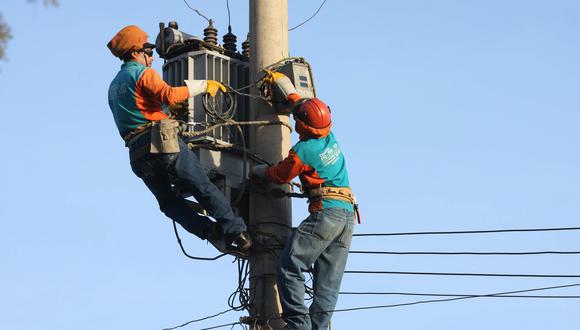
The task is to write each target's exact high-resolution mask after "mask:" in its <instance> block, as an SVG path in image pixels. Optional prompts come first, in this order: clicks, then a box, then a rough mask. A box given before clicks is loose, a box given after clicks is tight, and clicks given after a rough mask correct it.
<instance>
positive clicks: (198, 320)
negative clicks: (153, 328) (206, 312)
mask: <svg viewBox="0 0 580 330" xmlns="http://www.w3.org/2000/svg"><path fill="white" fill-rule="evenodd" d="M233 310H234V309H233V308H230V309H228V310H225V311H223V312H219V313H216V314H214V315H210V316H206V317H202V318H201V319H196V320H191V321H188V322H185V323H183V324H181V325H178V326H175V327H172V328H164V329H163V330H174V329H178V328H182V327H184V326H186V325H189V324H192V323H196V322H201V321H205V320H209V319H211V318H214V317H218V316H220V315H223V314H225V313H228V312H231V311H233Z"/></svg>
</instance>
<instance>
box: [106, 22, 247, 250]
mask: <svg viewBox="0 0 580 330" xmlns="http://www.w3.org/2000/svg"><path fill="white" fill-rule="evenodd" d="M147 39H148V36H147V34H146V33H145V31H143V30H142V29H140V28H139V27H137V26H135V25H129V26H126V27H124V28H123V29H121V30H120V31H119V32H118V33H117V34H116V35H115V36H114V37H113V39H111V41H110V42H109V43H108V44H107V47H108V48H109V50H110V51H111V53H113V55H114V56H116V57H118V58H119V59H121V60H122V61H123V65H122V66H121V70H120V71H119V72H118V73H117V76H116V77H115V79H113V81H112V82H111V85H110V87H109V107H110V108H111V111H112V113H113V118H114V119H115V123H116V125H117V128H118V130H119V134H120V135H121V137H123V139H124V140H125V145H126V146H127V147H128V148H129V159H130V162H131V168H132V169H133V172H134V173H135V174H136V175H137V176H138V177H139V178H141V179H142V180H143V182H144V183H145V185H147V187H148V188H149V189H150V190H151V192H152V193H153V194H154V195H155V198H156V199H157V201H158V203H159V208H160V209H161V211H163V212H164V213H165V215H167V216H168V217H169V218H171V219H173V220H174V221H175V222H177V223H179V224H180V225H181V226H182V227H183V228H184V229H185V230H187V231H188V232H190V233H192V234H194V235H196V236H198V237H199V238H201V239H208V240H209V241H210V242H212V244H214V245H215V246H216V247H217V248H218V249H220V250H222V251H225V250H228V251H232V250H235V251H238V252H244V253H245V252H246V251H248V249H249V248H250V246H251V244H252V242H251V238H250V236H249V234H248V232H247V231H246V230H247V229H246V225H245V223H244V220H243V219H242V218H240V217H238V216H236V215H235V214H234V212H233V210H232V208H231V206H230V204H229V202H228V201H227V200H226V198H225V196H224V195H223V194H222V192H221V191H220V190H219V189H218V188H217V187H216V186H215V185H214V184H212V183H211V182H210V180H209V178H208V177H207V175H206V174H205V172H204V171H203V169H202V167H201V165H200V163H199V160H198V158H197V157H196V155H195V154H194V153H193V152H192V151H191V150H189V149H188V148H187V146H186V144H185V143H184V142H183V141H182V140H181V139H180V138H179V137H178V134H177V133H178V132H177V126H178V125H177V124H176V122H175V121H173V120H170V119H169V118H168V115H167V114H166V113H165V112H164V110H163V108H164V106H167V105H169V106H170V105H173V104H175V103H178V102H182V101H184V100H187V99H188V98H190V97H193V96H196V95H199V94H202V93H208V94H210V95H211V96H215V95H216V93H217V92H218V90H221V91H222V92H225V91H226V88H225V87H224V86H223V85H222V84H221V83H219V82H217V81H214V80H185V81H184V82H185V84H186V86H182V87H171V86H169V85H167V84H166V83H165V82H164V81H163V80H162V79H161V77H160V76H159V74H158V73H157V72H156V71H155V70H154V69H152V68H151V64H152V63H153V60H154V59H153V48H154V45H153V44H150V43H149V42H148V41H147ZM170 176H171V177H174V178H176V179H177V180H179V182H180V184H182V185H183V186H184V188H185V189H186V190H187V191H188V192H190V193H191V194H192V195H193V196H194V197H195V199H196V200H197V201H198V202H199V204H201V206H202V207H203V208H204V209H205V210H206V211H207V212H208V213H209V215H210V216H212V217H213V218H214V219H216V222H214V221H212V220H211V219H209V218H208V217H205V216H202V215H200V214H198V213H196V212H194V211H193V210H192V208H191V207H190V206H189V205H188V203H187V201H186V200H185V199H184V198H182V197H181V196H178V195H177V194H176V192H175V191H174V190H173V189H172V185H171V182H170Z"/></svg>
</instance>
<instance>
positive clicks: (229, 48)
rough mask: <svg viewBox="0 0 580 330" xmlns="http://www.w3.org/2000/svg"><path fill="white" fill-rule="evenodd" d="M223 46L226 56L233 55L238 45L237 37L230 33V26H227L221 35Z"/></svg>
mask: <svg viewBox="0 0 580 330" xmlns="http://www.w3.org/2000/svg"><path fill="white" fill-rule="evenodd" d="M223 41H224V44H223V47H224V49H225V53H226V55H228V56H232V55H234V54H235V53H236V52H237V51H238V46H237V45H236V42H237V41H238V37H236V35H235V34H233V33H232V27H231V26H228V33H226V34H224V36H223Z"/></svg>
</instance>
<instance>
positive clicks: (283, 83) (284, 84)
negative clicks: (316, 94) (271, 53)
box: [264, 70, 298, 99]
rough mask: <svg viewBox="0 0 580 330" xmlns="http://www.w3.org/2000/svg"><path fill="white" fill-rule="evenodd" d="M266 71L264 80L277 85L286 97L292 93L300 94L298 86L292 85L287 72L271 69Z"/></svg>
mask: <svg viewBox="0 0 580 330" xmlns="http://www.w3.org/2000/svg"><path fill="white" fill-rule="evenodd" d="M264 71H265V72H266V78H264V81H265V82H266V83H268V84H270V85H275V86H277V87H278V88H279V89H280V91H281V92H282V94H283V95H284V98H285V99H288V96H290V94H296V95H298V92H297V91H296V87H294V85H292V82H291V81H290V78H288V77H287V76H286V75H285V74H283V73H281V72H277V71H270V70H264Z"/></svg>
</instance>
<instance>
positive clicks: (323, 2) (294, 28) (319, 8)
mask: <svg viewBox="0 0 580 330" xmlns="http://www.w3.org/2000/svg"><path fill="white" fill-rule="evenodd" d="M326 1H327V0H324V1H322V4H320V7H318V10H317V11H316V12H315V13H314V14H313V15H312V16H310V18H308V19H307V20H305V21H304V22H302V23H300V24H298V25H296V26H295V27H293V28H291V29H288V31H292V30H296V29H297V28H299V27H301V26H302V25H304V24H306V23H307V22H308V21H310V20H311V19H313V18H314V16H316V15H318V12H319V11H320V10H321V9H322V6H324V4H325V3H326Z"/></svg>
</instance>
